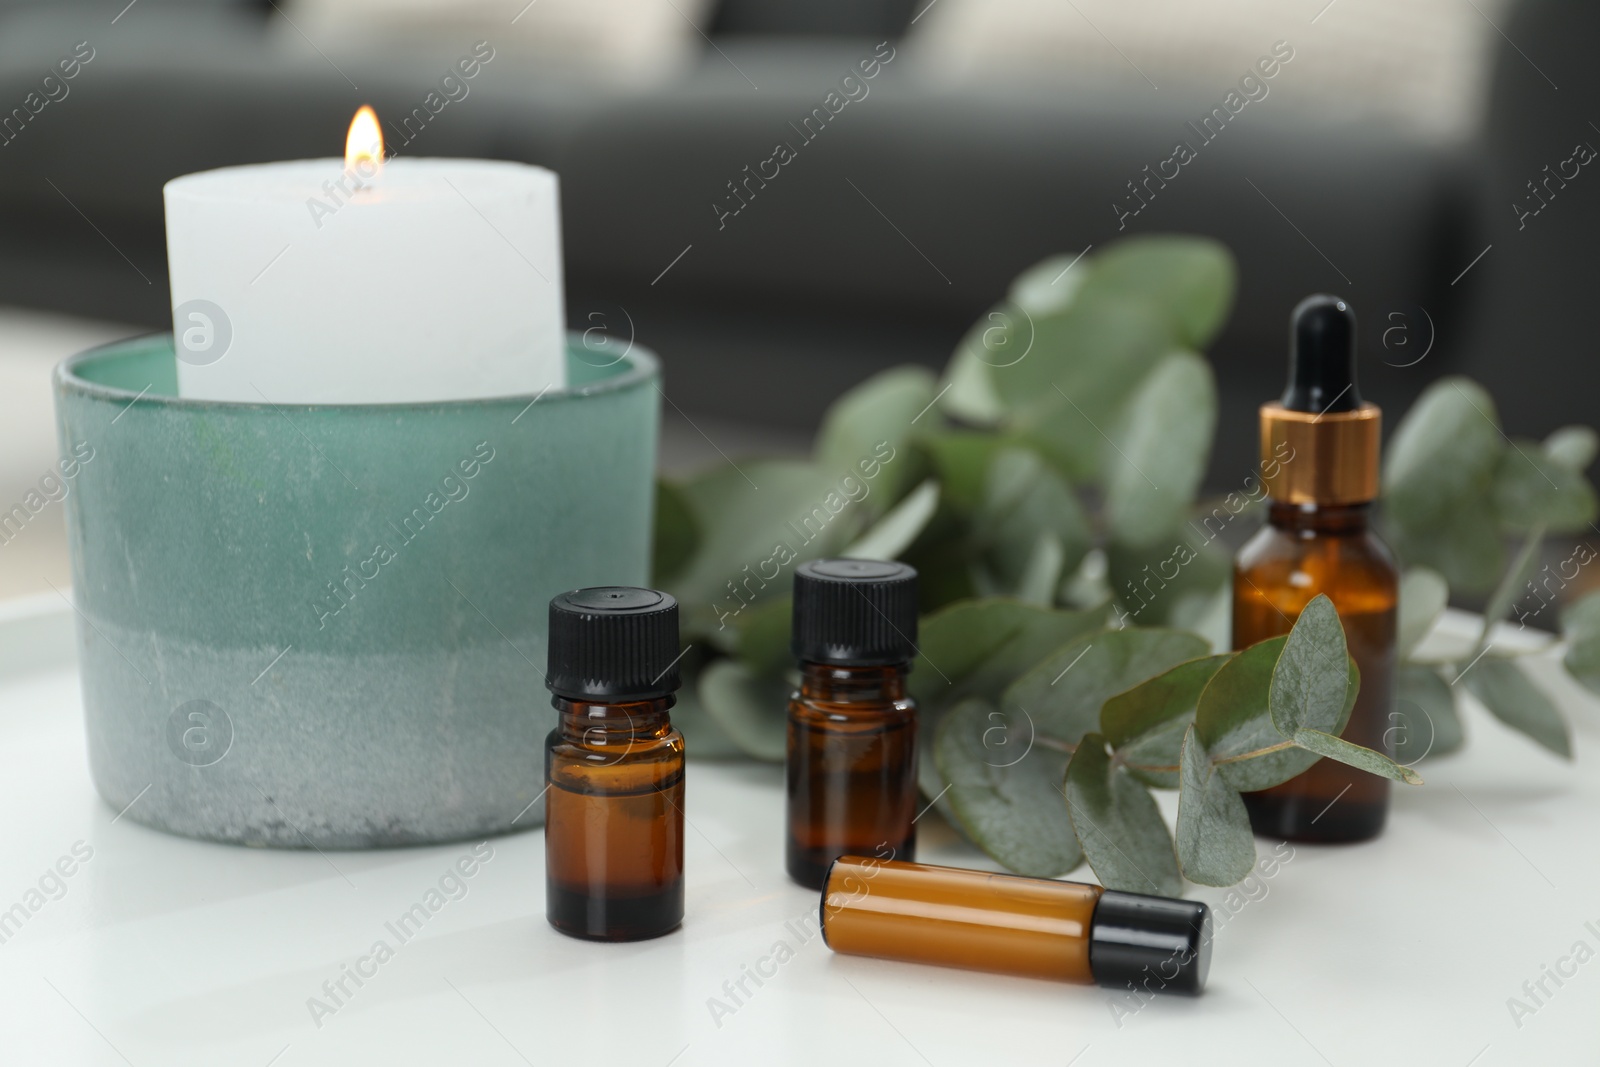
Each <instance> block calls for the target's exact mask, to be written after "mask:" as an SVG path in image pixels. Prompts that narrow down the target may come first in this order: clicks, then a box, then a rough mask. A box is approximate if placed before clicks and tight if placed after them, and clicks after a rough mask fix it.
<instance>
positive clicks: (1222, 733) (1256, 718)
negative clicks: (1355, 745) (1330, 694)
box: [1194, 636, 1360, 793]
mask: <svg viewBox="0 0 1600 1067" xmlns="http://www.w3.org/2000/svg"><path fill="white" fill-rule="evenodd" d="M1287 641H1288V637H1287V636H1284V637H1273V638H1268V639H1267V640H1265V641H1261V642H1258V643H1257V644H1254V645H1251V646H1250V647H1249V648H1247V649H1245V650H1244V651H1243V652H1240V653H1238V654H1237V655H1235V656H1234V657H1233V659H1231V660H1229V661H1228V662H1227V663H1225V664H1223V666H1222V668H1221V669H1220V670H1218V671H1217V673H1216V674H1215V675H1213V676H1212V678H1211V681H1210V682H1208V683H1206V687H1205V689H1203V690H1202V691H1201V693H1200V700H1199V703H1198V704H1196V706H1195V716H1194V722H1195V729H1196V730H1197V731H1198V732H1199V735H1200V740H1201V741H1202V742H1203V743H1204V744H1205V746H1206V751H1207V752H1209V753H1210V754H1211V759H1212V762H1214V763H1216V765H1217V770H1218V772H1219V773H1220V774H1221V775H1222V777H1223V780H1225V781H1226V782H1227V783H1228V784H1229V785H1231V786H1233V788H1235V789H1237V790H1239V791H1240V792H1242V793H1248V792H1250V791H1252V790H1256V789H1270V788H1271V787H1272V786H1275V785H1279V784H1281V783H1283V782H1287V781H1288V780H1289V779H1290V778H1293V777H1294V776H1295V775H1297V774H1299V773H1301V772H1302V771H1304V770H1305V769H1306V768H1308V767H1310V766H1311V765H1312V764H1313V763H1315V762H1317V758H1316V756H1315V755H1313V754H1311V753H1309V752H1305V751H1302V750H1300V749H1298V748H1296V747H1295V745H1294V742H1293V741H1292V740H1290V739H1289V738H1287V737H1285V736H1284V735H1283V734H1282V733H1280V732H1279V731H1278V728H1277V727H1276V726H1274V725H1273V722H1272V713H1271V711H1270V709H1269V706H1268V699H1269V698H1268V694H1269V692H1270V690H1271V687H1272V672H1273V668H1274V667H1275V666H1276V665H1277V662H1278V656H1279V654H1280V653H1281V652H1282V651H1283V646H1284V643H1285V642H1287ZM1348 667H1349V677H1348V678H1347V680H1346V695H1345V707H1344V709H1343V712H1342V714H1341V715H1340V717H1339V721H1338V723H1337V724H1336V726H1335V727H1334V729H1336V730H1343V729H1344V725H1345V721H1346V720H1348V719H1349V717H1350V709H1351V708H1353V707H1355V700H1356V692H1357V690H1358V689H1359V680H1360V673H1359V672H1358V671H1357V669H1356V665H1355V661H1354V660H1348Z"/></svg>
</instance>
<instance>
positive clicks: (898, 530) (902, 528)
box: [841, 478, 939, 559]
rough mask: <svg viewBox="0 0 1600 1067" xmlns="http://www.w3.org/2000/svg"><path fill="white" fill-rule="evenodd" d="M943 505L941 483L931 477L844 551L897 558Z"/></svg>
mask: <svg viewBox="0 0 1600 1067" xmlns="http://www.w3.org/2000/svg"><path fill="white" fill-rule="evenodd" d="M938 507H939V483H938V482H936V481H934V480H932V479H931V478H930V479H929V480H927V481H925V482H923V483H922V484H921V485H919V486H917V487H916V488H915V489H913V490H911V492H909V493H907V494H906V495H905V497H904V498H902V499H901V501H900V502H899V503H898V504H896V505H895V506H894V507H893V508H891V509H890V511H889V513H888V514H887V515H885V516H883V518H881V519H879V520H878V521H877V522H875V523H874V524H873V525H872V526H871V527H869V528H868V529H867V531H866V532H865V533H863V534H862V535H861V536H860V537H858V538H857V539H856V540H855V542H854V543H853V544H851V545H849V546H847V547H846V548H845V550H844V551H843V552H842V553H841V555H844V556H848V557H849V558H851V559H896V558H898V557H899V555H900V553H902V552H904V551H905V550H906V549H907V548H910V547H911V544H912V542H913V541H915V540H916V539H917V535H918V534H920V533H922V531H923V530H924V529H926V528H927V525H928V522H929V521H930V520H931V519H932V518H933V513H934V512H935V511H937V510H938Z"/></svg>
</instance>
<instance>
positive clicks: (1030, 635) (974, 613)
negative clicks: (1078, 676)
mask: <svg viewBox="0 0 1600 1067" xmlns="http://www.w3.org/2000/svg"><path fill="white" fill-rule="evenodd" d="M1108 616H1109V611H1108V609H1107V608H1105V607H1100V608H1093V609H1090V610H1088V611H1063V610H1056V609H1049V608H1040V607H1035V606H1033V605H1030V604H1023V603H1021V602H1020V601H1017V600H1011V599H1008V598H1005V597H985V598H980V599H974V600H963V601H960V602H958V603H955V604H951V605H950V606H948V607H946V608H943V609H941V610H940V611H936V612H934V613H933V614H931V615H928V616H926V617H924V618H923V619H922V620H921V622H920V623H919V634H918V638H917V640H918V645H919V654H918V656H917V659H916V660H915V662H914V663H913V667H912V671H911V679H910V689H911V694H912V696H914V697H916V699H917V703H918V704H919V705H920V706H921V708H922V710H923V712H924V713H925V714H926V713H927V712H928V711H929V710H930V709H937V708H940V707H943V706H947V705H950V704H953V703H955V702H956V701H959V700H964V699H966V698H967V697H984V698H986V699H988V700H991V701H994V700H996V699H998V698H999V696H1000V694H1001V692H1002V691H1004V689H1005V688H1006V687H1007V686H1008V685H1010V684H1011V683H1012V682H1013V681H1014V680H1015V679H1016V678H1017V677H1018V676H1019V675H1021V674H1022V673H1023V672H1024V671H1026V670H1027V669H1028V668H1030V667H1032V666H1033V665H1034V664H1036V663H1039V662H1040V661H1041V660H1043V659H1044V658H1045V657H1046V656H1048V655H1049V654H1050V653H1051V652H1053V651H1055V650H1056V649H1058V648H1061V647H1062V646H1064V645H1066V644H1067V643H1069V642H1071V641H1073V640H1074V639H1076V638H1077V637H1079V636H1080V635H1082V634H1085V633H1089V632H1091V631H1097V630H1099V629H1100V628H1101V627H1102V626H1104V625H1105V624H1106V620H1107V618H1108Z"/></svg>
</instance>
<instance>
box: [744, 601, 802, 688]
mask: <svg viewBox="0 0 1600 1067" xmlns="http://www.w3.org/2000/svg"><path fill="white" fill-rule="evenodd" d="M793 615H794V598H793V597H792V596H791V595H789V594H787V593H786V594H784V595H782V596H775V597H772V598H771V599H768V600H763V601H762V602H761V603H759V604H756V605H755V606H753V607H749V608H746V609H745V610H744V611H742V612H740V613H739V617H738V634H739V636H738V644H737V654H738V656H739V660H740V662H742V663H743V664H744V665H745V666H747V667H750V668H751V669H752V670H754V671H755V672H756V673H758V674H765V675H768V676H769V677H774V678H777V677H782V676H783V675H784V674H785V673H787V672H788V671H790V670H792V669H793V668H794V656H793V655H792V654H791V653H790V651H789V627H790V623H791V621H792V617H793Z"/></svg>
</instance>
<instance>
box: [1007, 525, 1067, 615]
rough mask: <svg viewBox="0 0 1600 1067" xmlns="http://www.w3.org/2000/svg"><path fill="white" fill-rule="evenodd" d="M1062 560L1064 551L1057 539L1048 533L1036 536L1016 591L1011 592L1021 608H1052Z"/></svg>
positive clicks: (1059, 578) (1059, 584) (1058, 584)
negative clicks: (1028, 606)
mask: <svg viewBox="0 0 1600 1067" xmlns="http://www.w3.org/2000/svg"><path fill="white" fill-rule="evenodd" d="M1065 558H1066V550H1065V549H1064V548H1062V547H1061V538H1059V537H1057V536H1056V535H1055V534H1052V533H1040V534H1039V538H1038V540H1037V541H1035V542H1034V543H1033V551H1032V552H1031V553H1030V554H1029V555H1028V562H1027V565H1026V566H1024V567H1023V568H1022V576H1021V577H1020V578H1018V579H1017V583H1016V589H1015V590H1013V592H1014V594H1015V595H1016V598H1017V599H1018V600H1020V601H1022V602H1023V603H1024V604H1038V605H1040V606H1041V607H1048V606H1050V605H1051V604H1054V603H1055V600H1056V590H1057V589H1059V588H1060V587H1061V571H1062V563H1063V561H1064V560H1065Z"/></svg>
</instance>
